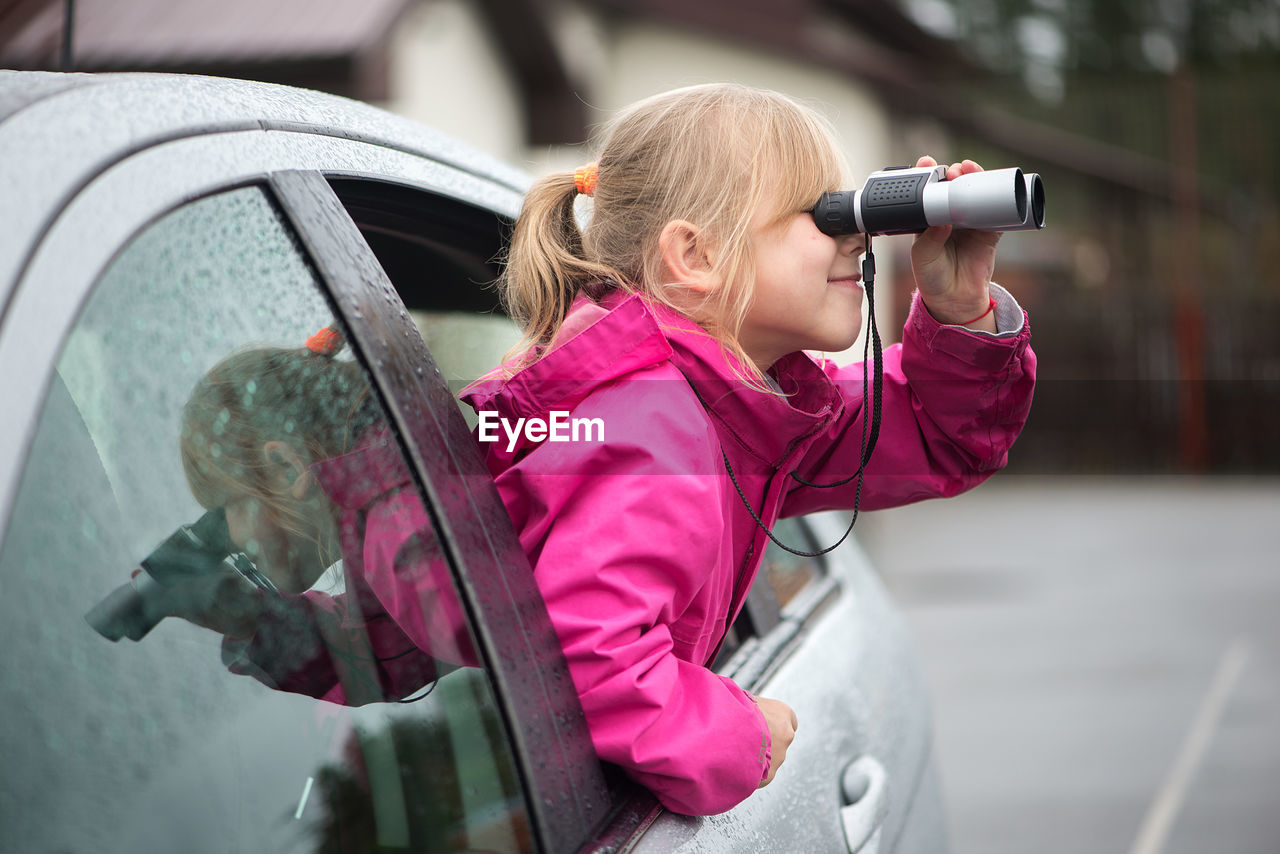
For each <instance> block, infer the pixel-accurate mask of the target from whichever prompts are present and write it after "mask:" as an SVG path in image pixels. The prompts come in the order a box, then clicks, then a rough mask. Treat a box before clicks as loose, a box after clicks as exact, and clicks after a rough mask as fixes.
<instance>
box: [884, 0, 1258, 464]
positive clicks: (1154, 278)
mask: <svg viewBox="0 0 1280 854" xmlns="http://www.w3.org/2000/svg"><path fill="white" fill-rule="evenodd" d="M900 2H901V3H902V6H903V8H904V10H905V11H906V12H907V13H908V14H909V15H911V16H912V17H913V18H914V19H915V20H916V21H917V23H919V24H920V25H921V26H922V27H924V28H926V29H928V30H930V31H932V32H933V33H935V34H937V35H940V36H945V37H947V38H950V39H952V40H954V41H955V43H956V44H957V45H958V47H959V48H960V49H961V50H962V51H963V52H964V53H965V54H967V55H968V56H969V58H970V59H971V60H972V61H973V62H974V63H975V64H977V65H978V66H980V67H982V68H984V69H986V70H987V71H989V72H990V74H989V75H986V76H984V77H983V78H982V79H972V80H969V81H967V82H965V83H961V86H962V87H963V88H964V89H966V90H967V91H966V94H968V95H969V97H970V98H971V99H972V101H973V102H974V103H978V104H981V103H991V102H994V103H996V104H998V105H999V106H1001V107H1002V108H1004V110H1006V111H1007V112H1010V113H1013V114H1015V115H1018V116H1021V117H1023V118H1026V119H1029V120H1031V121H1033V122H1035V123H1039V124H1043V125H1049V126H1054V127H1059V128H1063V129H1067V130H1069V131H1071V132H1072V133H1074V134H1076V135H1078V136H1080V137H1084V138H1087V139H1092V140H1097V141H1100V142H1104V143H1108V144H1110V145H1112V146H1115V147H1116V150H1117V151H1121V150H1123V151H1128V152H1134V153H1136V154H1138V155H1141V156H1143V157H1145V158H1148V159H1149V162H1151V163H1155V164H1164V167H1163V171H1164V173H1165V175H1166V177H1165V178H1164V179H1163V180H1162V181H1157V182H1155V183H1150V182H1148V183H1146V184H1139V183H1138V182H1132V183H1131V184H1130V185H1129V186H1127V187H1125V186H1121V184H1120V183H1119V182H1117V181H1116V180H1115V176H1114V175H1111V176H1109V177H1108V178H1106V179H1103V178H1104V176H1102V175H1101V173H1095V174H1094V175H1092V176H1091V175H1089V174H1086V173H1081V172H1072V171H1070V170H1066V171H1062V170H1057V169H1056V167H1055V165H1054V164H1052V163H1045V164H1044V165H1043V167H1041V166H1040V164H1038V163H1036V161H1035V158H1026V159H1027V160H1028V161H1029V163H1028V164H1026V165H1035V166H1036V167H1037V171H1041V172H1042V173H1044V174H1045V179H1046V183H1047V185H1048V186H1049V188H1050V197H1051V201H1050V221H1051V224H1052V225H1053V227H1054V230H1055V232H1056V233H1055V240H1061V241H1063V243H1062V244H1060V245H1064V246H1065V247H1066V248H1067V252H1066V254H1065V255H1064V256H1063V258H1062V260H1061V262H1060V266H1059V267H1057V268H1055V269H1054V270H1053V271H1051V272H1050V273H1045V274H1042V275H1041V278H1040V281H1039V287H1038V288H1033V289H1032V296H1031V301H1032V302H1033V303H1034V306H1033V310H1034V308H1039V309H1048V313H1047V314H1045V315H1042V316H1049V317H1053V319H1054V322H1053V324H1051V325H1045V324H1041V325H1040V326H1039V327H1038V329H1037V339H1036V340H1037V350H1039V351H1041V352H1042V355H1043V356H1044V357H1045V358H1044V359H1043V361H1042V365H1043V370H1042V374H1043V375H1044V378H1046V379H1050V380H1053V379H1058V380H1062V382H1059V383H1056V384H1055V383H1053V382H1050V383H1044V384H1042V388H1041V390H1038V392H1037V408H1038V412H1037V419H1039V425H1040V426H1042V427H1043V429H1044V433H1043V434H1042V436H1043V437H1044V441H1042V442H1041V444H1040V446H1039V450H1038V452H1033V453H1032V454H1031V457H1032V467H1048V468H1067V469H1080V468H1084V469H1108V470H1114V469H1116V468H1136V469H1139V470H1169V469H1173V470H1193V471H1199V470H1220V471H1251V472H1257V471H1263V470H1266V471H1280V450H1278V449H1277V448H1276V447H1274V446H1275V443H1274V442H1273V441H1272V440H1271V438H1270V437H1271V436H1272V435H1273V434H1274V427H1273V425H1274V424H1275V423H1276V421H1277V420H1278V419H1280V343H1278V341H1277V338H1276V336H1275V334H1274V330H1275V328H1276V327H1277V326H1278V325H1280V241H1277V240H1276V235H1277V234H1280V202H1278V200H1280V169H1277V168H1276V164H1275V158H1274V152H1275V151H1277V150H1280V109H1277V107H1278V106H1280V0H900ZM956 146H957V148H956V150H957V151H963V152H965V153H966V154H968V153H969V152H973V155H977V156H979V157H985V158H989V159H990V160H991V161H992V162H999V161H1000V160H1001V159H1003V158H1005V157H1007V156H1008V155H1006V154H1003V153H1001V152H999V151H991V150H990V149H984V148H983V146H982V145H981V144H980V143H978V142H977V141H976V140H973V139H958V140H956ZM973 155H970V156H973ZM1156 171H1157V173H1158V172H1159V171H1161V170H1160V169H1157V170H1156ZM1097 379H1107V380H1111V381H1112V382H1108V383H1101V384H1099V383H1097V382H1096V380H1097ZM1081 428H1085V429H1081ZM1031 444H1032V445H1035V439H1034V438H1033V441H1032V443H1031Z"/></svg>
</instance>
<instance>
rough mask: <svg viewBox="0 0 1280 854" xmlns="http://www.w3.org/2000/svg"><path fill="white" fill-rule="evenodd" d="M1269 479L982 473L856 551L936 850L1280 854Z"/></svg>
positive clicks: (865, 523)
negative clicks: (924, 783) (902, 634)
mask: <svg viewBox="0 0 1280 854" xmlns="http://www.w3.org/2000/svg"><path fill="white" fill-rule="evenodd" d="M1278 529H1280V479H1238V478H1222V479H1215V478H1203V479H1200V478H1174V477H1156V476H1153V477H1145V478H1125V479H1119V478H1104V477H1097V478H1094V477H1076V478H1073V477H1029V476H1020V475H998V476H997V477H996V478H995V479H993V480H992V481H991V482H989V483H988V484H986V485H984V486H982V487H980V488H979V489H977V490H975V491H973V492H971V493H969V494H967V495H963V496H960V497H958V498H953V499H947V500H943V501H932V502H926V503H923V504H918V505H913V506H911V507H905V508H900V509H897V510H891V511H884V512H881V513H875V514H867V515H866V516H865V517H864V518H863V519H862V520H860V521H859V522H858V530H859V538H860V541H861V543H862V545H863V547H864V548H866V549H867V551H868V552H869V553H870V555H871V557H872V559H873V561H875V563H876V564H877V566H878V568H879V570H880V572H881V574H882V576H883V578H884V580H885V584H886V586H887V587H888V588H889V590H890V591H891V593H893V594H894V596H895V598H896V599H897V601H898V603H899V604H900V606H901V607H902V610H903V613H904V614H905V616H906V619H907V621H908V623H909V624H910V626H911V629H912V631H913V634H914V636H915V639H916V642H917V644H918V647H919V650H920V655H921V658H922V660H923V664H924V668H925V673H926V678H927V679H928V681H929V684H930V686H931V690H932V693H933V700H934V712H935V718H936V744H935V753H936V756H937V758H938V762H939V769H940V773H941V777H942V784H943V789H944V793H945V797H946V799H947V804H948V809H949V815H950V827H951V836H952V854H1006V852H1007V854H1029V852H1033V854H1058V852H1061V853H1062V854H1078V852H1118V853H1119V854H1206V852H1213V854H1277V852H1280V533H1278Z"/></svg>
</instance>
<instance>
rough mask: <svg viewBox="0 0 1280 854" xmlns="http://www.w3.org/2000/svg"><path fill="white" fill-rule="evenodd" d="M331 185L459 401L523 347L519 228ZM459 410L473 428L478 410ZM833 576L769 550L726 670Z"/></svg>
mask: <svg viewBox="0 0 1280 854" xmlns="http://www.w3.org/2000/svg"><path fill="white" fill-rule="evenodd" d="M330 184H331V185H332V187H333V189H334V191H335V192H336V193H337V195H338V197H339V198H340V199H341V200H342V203H343V205H344V207H345V208H346V210H347V212H348V213H349V214H350V215H351V217H352V219H353V220H354V221H355V222H356V224H357V225H358V226H359V228H360V231H361V234H362V235H363V236H364V238H365V239H366V241H368V243H369V246H370V248H371V249H372V250H373V252H374V254H375V255H376V256H377V259H378V262H379V264H380V265H381V266H382V268H383V270H384V271H385V272H386V273H387V277H388V278H389V279H390V280H391V282H392V284H393V285H394V286H395V288H396V291H397V292H398V293H399V294H400V297H401V299H402V300H403V301H404V303H405V304H406V305H407V306H408V307H409V312H410V315H411V317H412V318H413V320H414V323H415V324H416V325H417V327H418V329H419V331H420V332H421V333H422V336H423V338H424V340H425V341H426V343H427V345H428V347H429V348H430V350H431V352H432V355H433V356H434V358H435V361H436V363H437V365H438V366H439V368H440V371H441V374H442V375H443V378H444V379H445V381H446V382H447V383H448V384H449V387H450V389H452V390H453V391H454V392H455V393H457V392H458V391H460V390H461V389H462V388H463V387H464V386H465V385H466V384H467V383H469V382H471V381H472V380H474V379H476V378H477V377H479V376H481V375H482V374H484V373H485V372H487V371H489V370H491V369H493V368H494V367H496V366H498V365H499V364H500V363H501V362H502V360H503V357H504V356H505V354H506V353H507V352H509V351H510V350H511V348H512V347H514V346H515V345H516V344H517V343H518V342H519V341H520V332H519V329H518V328H517V327H516V325H515V323H514V322H512V320H511V319H510V318H509V317H507V316H506V315H505V314H504V313H503V312H502V311H501V307H500V305H499V299H498V293H497V289H496V287H495V286H494V283H495V281H496V279H497V277H498V274H499V272H500V266H499V259H500V258H501V255H502V251H503V238H504V236H505V233H506V230H507V229H508V228H509V225H510V224H509V223H507V222H504V221H501V220H499V219H497V218H496V217H495V216H494V215H493V214H492V213H489V212H483V211H478V210H477V209H475V208H473V207H471V206H469V205H466V204H463V203H460V202H456V201H452V200H449V199H446V198H443V197H440V196H432V195H429V194H424V193H421V192H418V191H414V190H410V189H408V188H405V187H399V186H396V185H392V184H387V183H383V182H378V181H371V180H360V179H331V180H330ZM442 235H443V236H444V237H445V239H442ZM460 408H461V410H462V412H463V415H464V417H465V418H466V419H467V422H468V424H469V425H471V426H472V427H474V426H475V424H476V418H475V415H474V413H473V412H472V411H471V409H470V407H468V406H465V405H462V406H461V407H460ZM776 533H777V535H778V536H779V538H780V539H782V540H783V542H787V543H789V544H792V545H794V546H795V547H796V548H799V549H801V550H806V551H808V550H812V549H813V548H814V546H813V544H812V543H811V542H810V541H809V534H808V532H807V529H806V528H805V527H804V526H803V525H802V524H801V523H799V522H797V521H795V520H783V521H781V522H779V524H778V528H777V531H776ZM824 572H825V570H824V568H823V563H822V561H821V560H820V559H817V558H807V557H800V556H797V555H793V554H790V553H788V552H786V551H784V550H782V549H780V548H778V547H777V546H776V545H773V544H770V545H769V547H768V552H767V554H766V557H765V561H764V564H763V566H762V567H761V571H760V574H759V576H758V578H757V580H756V582H755V584H754V586H753V589H752V591H751V594H750V596H749V597H748V599H747V604H746V606H745V607H744V609H743V612H742V614H741V615H740V616H739V618H738V620H737V622H736V623H735V625H734V626H733V628H732V629H731V631H730V633H729V636H728V638H726V642H725V645H724V647H723V648H722V650H721V652H720V655H719V657H718V663H719V664H723V663H724V662H727V661H729V660H730V658H731V657H732V656H733V655H734V653H736V652H737V651H738V650H739V649H740V647H741V646H742V644H743V642H744V641H746V640H748V639H751V638H757V637H760V636H762V635H766V634H768V633H769V632H770V631H772V630H773V629H774V628H775V627H776V626H777V625H778V624H779V622H780V620H781V618H782V609H784V608H785V607H786V606H787V605H788V603H790V602H792V601H793V600H795V599H796V597H797V595H798V594H800V592H801V591H803V590H805V589H806V588H807V587H810V586H811V585H813V584H814V583H815V582H817V581H818V580H819V579H821V578H822V577H823V575H824Z"/></svg>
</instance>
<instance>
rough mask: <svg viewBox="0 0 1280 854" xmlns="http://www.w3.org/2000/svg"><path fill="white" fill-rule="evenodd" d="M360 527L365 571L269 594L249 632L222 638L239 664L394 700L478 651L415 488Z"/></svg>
mask: <svg viewBox="0 0 1280 854" xmlns="http://www.w3.org/2000/svg"><path fill="white" fill-rule="evenodd" d="M364 521H365V524H364V529H363V531H361V532H360V535H361V540H360V541H361V545H362V549H363V555H362V561H361V563H362V565H363V569H364V574H363V576H361V575H360V574H356V573H351V572H348V573H347V589H346V590H345V591H344V592H342V593H339V594H336V595H330V594H328V593H325V592H323V591H318V590H312V591H308V592H307V593H304V594H301V595H290V596H282V597H278V598H276V597H271V598H268V599H267V607H266V609H265V610H264V612H263V615H262V618H261V619H260V620H259V623H258V627H257V630H256V631H255V633H254V634H253V635H252V636H251V637H250V638H246V639H241V640H237V639H227V640H225V641H224V642H223V659H224V662H225V663H226V664H227V666H228V667H229V668H230V669H231V670H232V671H233V672H236V673H241V674H245V675H250V676H253V677H255V678H257V679H258V680H259V681H261V682H263V683H264V684H266V685H269V686H271V687H273V688H277V689H279V690H282V691H289V692H293V693H299V694H306V695H308V696H312V697H317V698H322V699H325V700H329V701H331V702H336V703H342V704H344V705H353V706H355V705H363V704H365V703H372V702H381V701H384V700H389V699H401V698H403V697H406V696H408V695H409V694H411V693H413V692H414V691H416V690H418V689H419V688H421V687H422V686H424V685H425V684H427V683H428V682H430V681H432V680H433V679H435V678H437V677H438V676H440V675H443V673H447V672H448V671H449V670H452V669H453V668H454V666H456V665H459V664H474V663H475V652H474V650H473V648H472V644H471V638H470V633H469V631H468V629H467V624H466V620H465V617H464V616H463V614H462V610H461V606H460V604H459V603H458V600H457V596H456V594H455V593H454V590H453V585H452V580H451V578H450V574H449V570H448V566H447V565H446V564H445V562H444V559H443V556H442V555H441V554H440V552H439V549H438V548H437V547H436V540H435V537H434V534H433V532H432V530H431V527H430V523H429V522H428V521H427V519H426V516H425V514H424V513H422V511H421V503H420V502H419V501H418V500H417V497H416V495H410V496H408V498H407V499H406V498H404V497H403V496H394V495H393V496H392V498H390V499H388V500H386V501H383V502H381V503H380V504H379V505H376V506H375V507H374V508H372V509H371V510H370V512H369V514H368V516H367V518H366V519H365V520H364Z"/></svg>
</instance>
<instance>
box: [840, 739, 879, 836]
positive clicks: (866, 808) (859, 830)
mask: <svg viewBox="0 0 1280 854" xmlns="http://www.w3.org/2000/svg"><path fill="white" fill-rule="evenodd" d="M840 793H841V794H842V795H843V796H844V803H845V806H843V807H841V808H840V823H841V825H842V826H843V827H844V839H845V842H846V843H847V844H848V845H849V854H875V852H876V851H877V850H878V849H879V847H880V834H879V833H878V831H879V830H880V825H882V824H883V823H884V817H885V815H887V814H888V812H889V778H888V774H887V773H886V772H885V770H884V766H883V765H881V764H880V761H879V760H878V759H876V758H875V757H873V756H863V757H861V758H859V759H855V760H854V761H853V762H850V763H849V764H848V765H847V766H846V767H845V769H844V773H843V774H842V775H841V776H840Z"/></svg>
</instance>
